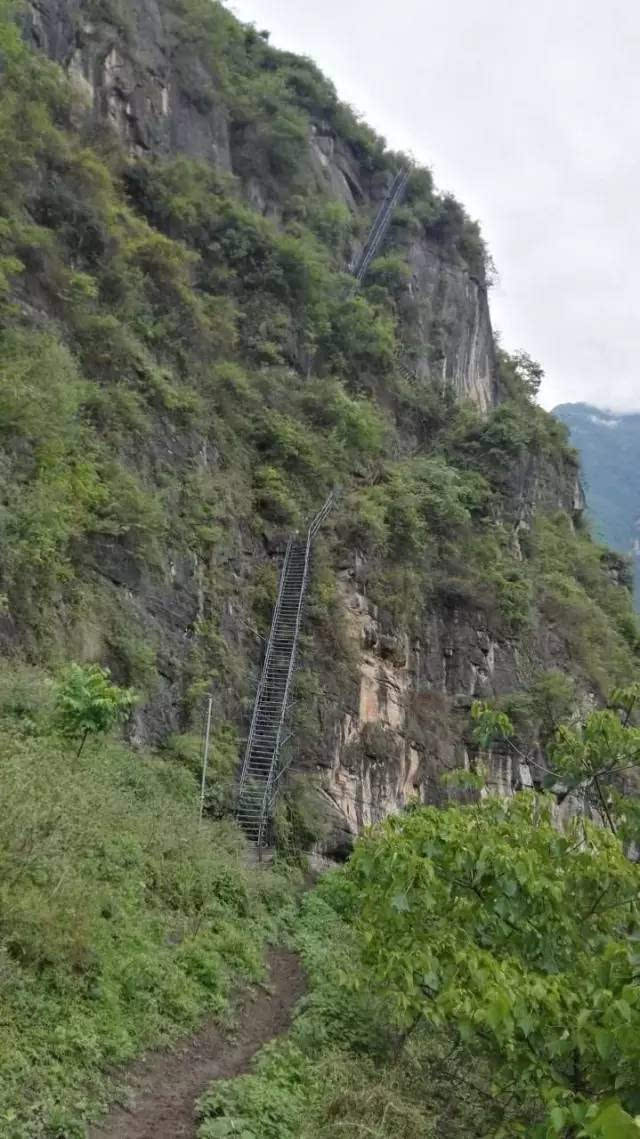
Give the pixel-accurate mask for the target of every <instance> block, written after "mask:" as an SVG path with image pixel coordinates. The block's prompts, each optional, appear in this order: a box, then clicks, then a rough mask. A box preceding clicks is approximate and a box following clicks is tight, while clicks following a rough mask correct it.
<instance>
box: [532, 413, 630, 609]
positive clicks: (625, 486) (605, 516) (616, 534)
mask: <svg viewBox="0 0 640 1139" xmlns="http://www.w3.org/2000/svg"><path fill="white" fill-rule="evenodd" d="M553 414H554V415H556V416H557V417H558V419H561V420H562V422H563V423H566V425H567V427H568V428H569V430H570V432H571V441H572V443H573V445H574V446H575V447H576V448H577V449H578V451H579V452H580V455H581V458H582V466H583V470H584V478H585V490H586V494H587V503H588V506H589V511H590V513H591V516H592V518H593V520H594V522H595V526H596V530H597V532H598V534H599V535H600V536H601V537H602V538H603V539H604V541H605V542H606V543H607V544H608V545H610V546H613V548H614V549H616V550H620V551H621V552H622V553H633V554H634V556H635V567H636V570H635V580H636V605H638V604H639V603H640V413H638V414H633V415H616V414H615V413H614V412H610V411H603V410H602V409H601V408H597V407H592V406H590V404H587V403H563V404H560V406H559V407H556V408H555V409H554V412H553Z"/></svg>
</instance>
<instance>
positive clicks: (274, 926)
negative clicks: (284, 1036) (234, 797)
mask: <svg viewBox="0 0 640 1139" xmlns="http://www.w3.org/2000/svg"><path fill="white" fill-rule="evenodd" d="M93 687H94V688H95V685H94V686H93ZM77 690H78V680H77V677H76V676H71V677H65V679H64V681H63V682H62V683H61V685H60V686H59V687H58V688H56V687H55V686H54V685H52V683H51V681H50V679H49V678H48V676H47V675H46V674H44V673H42V672H40V671H39V670H37V669H33V668H27V667H22V668H19V669H16V668H14V669H7V668H6V667H4V668H3V669H2V672H1V673H0V769H1V772H2V826H1V828H0V991H1V994H2V1038H1V1041H0V1131H1V1133H2V1135H3V1137H5V1136H6V1139H39V1137H40V1136H47V1137H48V1139H54V1137H55V1139H62V1137H64V1139H74V1137H76V1136H77V1137H78V1139H81V1137H82V1136H83V1135H84V1134H85V1130H84V1125H83V1120H85V1119H86V1118H87V1117H88V1116H89V1115H92V1114H94V1113H95V1112H96V1109H97V1108H98V1106H99V1105H100V1104H101V1103H102V1102H103V1101H105V1100H106V1099H107V1098H108V1096H109V1095H110V1094H113V1089H112V1088H111V1086H110V1083H109V1081H108V1079H107V1078H106V1076H105V1075H104V1071H105V1069H106V1067H107V1066H110V1065H114V1064H117V1063H120V1062H122V1061H125V1060H127V1059H129V1058H130V1057H132V1056H134V1055H136V1054H137V1053H138V1052H139V1051H141V1049H143V1048H144V1047H146V1046H148V1045H150V1044H160V1043H167V1042H169V1041H171V1040H172V1039H173V1038H175V1037H176V1036H177V1035H178V1034H179V1033H180V1032H185V1031H186V1030H187V1029H188V1028H190V1027H191V1026H192V1025H193V1024H195V1023H196V1022H197V1021H198V1020H200V1019H202V1017H203V1016H204V1015H206V1014H207V1013H216V1014H219V1015H224V1014H225V1011H226V1009H227V997H228V995H229V991H230V988H231V986H232V985H233V984H234V983H237V982H239V981H240V982H244V983H247V982H249V981H255V980H259V979H261V978H262V977H263V972H264V966H263V961H262V956H263V948H264V945H265V942H266V941H267V939H273V938H274V937H276V936H277V933H278V918H277V914H278V912H279V910H281V909H282V907H283V905H284V904H285V903H286V902H289V901H290V899H291V896H292V893H293V889H294V886H295V883H296V876H295V873H294V872H287V871H283V872H282V873H277V872H273V873H269V872H266V871H265V872H263V873H262V874H260V875H256V873H255V871H252V870H251V869H250V868H249V866H248V865H247V857H246V852H245V848H244V842H243V840H242V838H241V836H240V834H239V833H238V832H237V830H236V828H235V827H234V826H233V825H232V824H231V823H230V822H223V821H220V822H217V823H215V822H205V823H204V824H202V825H199V824H198V784H197V781H196V780H195V779H194V778H193V777H192V776H191V775H190V774H188V773H187V772H181V771H180V769H179V768H177V767H176V765H175V763H171V762H169V761H167V760H164V761H163V760H160V759H159V758H158V756H152V755H149V754H146V753H144V752H141V751H140V750H138V751H136V752H135V753H134V752H133V751H132V750H131V749H130V748H128V747H126V746H124V745H123V744H119V743H117V742H114V741H113V740H107V741H106V742H105V741H104V740H103V739H100V737H99V736H98V735H97V732H92V733H91V734H90V735H89V738H88V739H87V742H86V744H85V746H84V747H83V748H82V751H81V753H80V754H79V753H78V746H77V739H78V735H77V734H76V732H75V731H73V728H74V717H73V714H71V715H70V701H71V698H72V695H73V693H77ZM74 703H76V704H77V703H78V701H77V700H76V701H74ZM80 703H82V700H81V701H80ZM84 705H85V708H87V709H91V708H93V709H94V711H95V710H96V709H97V707H98V706H99V705H98V703H97V700H96V696H95V692H93V691H92V696H91V699H90V700H89V701H87V700H86V698H85V699H84ZM70 735H71V738H70ZM83 737H84V728H82V727H81V728H80V735H79V738H80V739H82V738H83Z"/></svg>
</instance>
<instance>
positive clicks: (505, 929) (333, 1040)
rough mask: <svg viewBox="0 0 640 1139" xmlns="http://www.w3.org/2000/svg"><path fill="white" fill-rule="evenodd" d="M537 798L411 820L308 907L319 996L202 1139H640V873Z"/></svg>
mask: <svg viewBox="0 0 640 1139" xmlns="http://www.w3.org/2000/svg"><path fill="white" fill-rule="evenodd" d="M551 814H552V808H551V803H545V801H544V800H543V799H541V798H540V797H539V796H538V797H537V796H535V795H534V794H533V793H521V794H520V795H519V796H517V797H516V798H515V799H514V800H511V801H508V802H505V801H501V800H498V799H493V800H491V799H490V800H486V801H485V802H483V803H482V804H481V805H480V806H467V807H449V808H448V809H446V810H442V809H439V808H417V809H416V810H415V811H414V812H412V813H410V814H408V815H405V816H403V817H402V818H399V819H390V820H388V822H387V823H386V824H385V825H384V826H381V827H380V828H378V829H376V830H374V831H373V832H372V833H371V834H370V835H368V836H367V837H366V838H364V839H361V840H360V842H359V843H358V845H357V847H356V851H355V853H354V855H353V857H352V859H351V862H350V864H349V865H348V866H347V867H346V868H345V870H343V871H339V872H336V873H334V874H332V875H330V876H329V878H328V879H327V880H325V881H324V882H323V883H322V884H321V886H320V887H319V888H318V890H317V891H316V893H315V895H314V896H312V897H310V898H309V899H308V900H306V901H305V903H304V905H303V913H302V918H301V920H300V922H299V925H298V930H297V939H298V943H299V945H300V947H301V950H302V953H303V957H304V960H305V963H306V964H307V968H308V969H309V973H310V978H311V986H312V987H311V993H310V996H309V997H308V999H307V1001H306V1004H305V1005H304V1006H303V1009H302V1011H301V1014H300V1016H299V1017H298V1019H297V1021H296V1023H295V1026H294V1030H293V1032H292V1033H291V1035H290V1037H289V1039H288V1040H286V1041H283V1042H280V1043H278V1044H276V1045H275V1046H271V1047H269V1048H268V1049H266V1050H265V1051H264V1053H263V1054H262V1056H261V1058H260V1060H259V1062H258V1064H257V1068H256V1071H255V1073H254V1074H251V1075H249V1076H246V1077H243V1078H241V1079H239V1080H235V1081H231V1082H229V1083H226V1084H224V1083H223V1084H217V1085H213V1086H212V1088H211V1090H210V1092H209V1093H208V1094H207V1095H206V1096H205V1097H204V1098H203V1100H202V1103H201V1111H202V1115H203V1119H204V1121H203V1124H202V1127H201V1130H200V1135H201V1137H202V1139H219V1137H222V1136H229V1135H241V1136H244V1137H245V1139H258V1137H260V1139H299V1137H300V1136H304V1137H305V1139H307V1137H308V1139H321V1137H329V1136H331V1137H334V1136H339V1135H345V1136H349V1139H355V1137H356V1136H362V1137H364V1136H371V1135H374V1136H377V1137H378V1139H400V1137H406V1139H414V1137H415V1136H418V1135H420V1136H434V1137H435V1136H438V1137H447V1139H449V1137H451V1139H453V1137H460V1139H462V1137H463V1136H464V1137H465V1139H468V1137H469V1136H478V1137H480V1136H482V1137H484V1139H489V1137H491V1139H507V1137H509V1139H511V1137H512V1136H516V1135H526V1136H529V1137H531V1139H533V1137H534V1136H540V1137H541V1139H542V1137H544V1139H552V1137H555V1136H564V1137H565V1139H569V1137H577V1136H592V1137H598V1139H614V1137H618V1139H637V1135H638V1134H639V1129H638V1126H637V1125H636V1124H635V1123H634V1122H633V1119H634V1117H635V1115H636V1113H637V1112H638V1108H639V1106H640V1099H639V1096H640V1085H639V1084H638V1054H637V1049H638V1038H639V1037H638V1029H639V1028H640V1022H639V1017H640V989H639V987H638V981H637V952H636V946H637V934H638V920H639V917H640V915H639V912H638V874H637V867H635V866H633V865H632V864H630V863H629V861H628V860H627V858H626V857H625V855H624V854H623V852H622V849H621V847H620V845H619V844H618V842H617V840H616V839H615V838H614V837H613V836H612V835H610V834H607V832H606V831H605V830H604V829H602V828H596V827H593V826H591V825H590V824H587V823H584V822H583V821H581V822H577V823H574V824H573V825H572V826H570V827H569V828H568V829H567V830H566V831H565V832H561V831H559V830H558V828H557V827H556V826H555V825H554V824H553V822H552V818H551Z"/></svg>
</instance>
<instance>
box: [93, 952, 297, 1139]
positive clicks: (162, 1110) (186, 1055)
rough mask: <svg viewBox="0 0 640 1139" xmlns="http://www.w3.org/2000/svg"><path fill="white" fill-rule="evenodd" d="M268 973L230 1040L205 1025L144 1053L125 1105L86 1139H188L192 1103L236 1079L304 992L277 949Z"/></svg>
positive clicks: (131, 1075)
mask: <svg viewBox="0 0 640 1139" xmlns="http://www.w3.org/2000/svg"><path fill="white" fill-rule="evenodd" d="M269 969H270V992H267V991H265V990H264V989H260V990H257V992H254V993H252V994H251V995H250V996H249V997H247V998H246V999H245V1000H244V1001H243V1002H242V1003H241V1005H240V1007H239V1009H238V1010H237V1021H236V1028H235V1031H234V1033H233V1035H232V1036H231V1037H229V1036H225V1034H224V1033H222V1032H221V1031H220V1029H219V1028H218V1027H216V1026H215V1025H211V1024H210V1025H208V1026H205V1027H204V1028H202V1029H201V1030H200V1031H199V1032H197V1033H196V1034H195V1035H194V1036H193V1037H191V1039H188V1040H187V1041H185V1042H184V1043H183V1044H182V1046H180V1045H178V1046H177V1047H176V1048H175V1049H174V1050H172V1051H171V1052H156V1053H150V1054H149V1055H148V1056H147V1057H146V1058H145V1059H144V1060H139V1061H137V1062H136V1063H135V1064H133V1065H132V1067H131V1068H130V1070H129V1072H128V1077H127V1080H126V1093H125V1094H126V1105H125V1106H119V1107H114V1108H113V1109H112V1110H111V1112H110V1113H109V1115H108V1116H107V1118H106V1119H105V1120H104V1121H103V1122H102V1123H101V1124H100V1125H99V1126H98V1125H96V1126H94V1127H93V1128H91V1130H90V1131H89V1139H193V1137H194V1136H195V1134H196V1119H195V1113H194V1109H195V1103H196V1100H197V1099H198V1097H199V1096H200V1095H202V1093H203V1092H204V1091H205V1090H206V1088H207V1087H208V1085H209V1084H210V1083H211V1081H212V1080H220V1079H227V1078H229V1077H231V1076H239V1075H241V1074H242V1073H243V1072H245V1071H246V1070H247V1067H248V1065H249V1061H250V1060H251V1058H252V1057H253V1056H254V1055H255V1053H256V1052H257V1051H258V1049H259V1048H261V1047H262V1045H263V1044H266V1043H267V1042H268V1041H269V1040H272V1039H273V1037H275V1036H279V1035H280V1034H281V1033H283V1032H285V1031H286V1029H287V1028H288V1027H289V1023H290V1020H291V1014H292V1011H293V1007H294V1005H295V1004H296V1002H297V1001H298V1000H299V998H300V997H301V996H302V993H303V992H304V978H303V975H302V969H301V967H300V963H299V961H298V958H297V957H296V956H295V954H293V953H289V952H287V951H286V950H283V949H278V950H274V951H273V952H272V953H271V954H270V957H269Z"/></svg>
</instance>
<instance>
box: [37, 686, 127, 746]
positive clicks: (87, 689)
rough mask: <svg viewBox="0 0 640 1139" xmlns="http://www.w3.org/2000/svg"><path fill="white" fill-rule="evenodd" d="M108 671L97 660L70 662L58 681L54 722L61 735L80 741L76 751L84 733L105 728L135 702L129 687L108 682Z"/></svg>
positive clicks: (81, 742) (118, 718)
mask: <svg viewBox="0 0 640 1139" xmlns="http://www.w3.org/2000/svg"><path fill="white" fill-rule="evenodd" d="M109 675H110V674H109V671H108V670H107V669H105V668H100V665H97V664H90V665H87V666H86V667H82V666H81V665H79V664H71V665H69V668H68V669H67V671H66V674H65V676H64V678H63V680H62V681H61V683H60V684H59V685H58V691H57V694H56V719H57V723H58V726H59V728H60V731H61V732H62V734H63V735H64V736H67V738H69V739H75V740H79V741H80V743H79V749H78V755H80V752H81V751H82V747H83V744H84V742H85V740H86V738H87V736H88V735H90V734H94V733H102V732H108V731H109V730H110V729H111V728H112V727H113V726H114V725H115V724H116V723H117V722H118V721H119V720H123V719H125V717H126V716H127V715H128V713H129V712H130V711H131V708H132V707H133V705H134V704H135V700H136V697H135V693H134V692H133V690H132V689H130V688H119V687H118V685H117V684H111V682H110V679H109Z"/></svg>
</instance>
